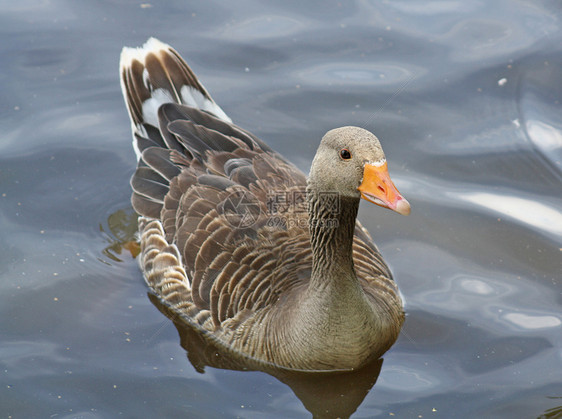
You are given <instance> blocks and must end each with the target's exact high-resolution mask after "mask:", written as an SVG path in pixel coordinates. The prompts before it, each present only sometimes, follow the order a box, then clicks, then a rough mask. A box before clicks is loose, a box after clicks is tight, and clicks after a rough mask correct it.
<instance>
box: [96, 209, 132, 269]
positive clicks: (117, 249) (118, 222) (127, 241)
mask: <svg viewBox="0 0 562 419" xmlns="http://www.w3.org/2000/svg"><path fill="white" fill-rule="evenodd" d="M137 219H138V215H137V213H135V212H134V211H133V210H132V208H129V209H127V210H124V209H120V210H118V211H116V212H114V213H112V214H111V215H110V216H109V217H108V218H107V226H108V228H109V233H108V232H106V231H105V229H104V227H103V225H101V224H100V231H101V233H102V234H103V236H104V238H105V240H106V241H107V242H108V243H109V244H108V245H107V246H106V247H105V248H104V249H103V250H102V253H103V255H104V256H106V257H108V258H109V259H111V260H113V261H115V262H122V260H121V259H120V258H119V257H118V256H117V255H121V253H122V252H123V250H127V251H129V252H130V253H131V256H132V257H133V258H135V257H137V255H138V254H139V253H140V246H139V244H138V243H137V242H136V241H135V236H136V234H137V231H138V223H137Z"/></svg>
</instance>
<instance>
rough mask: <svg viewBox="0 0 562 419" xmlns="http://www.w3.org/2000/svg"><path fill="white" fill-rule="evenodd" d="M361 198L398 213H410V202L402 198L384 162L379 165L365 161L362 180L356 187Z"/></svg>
mask: <svg viewBox="0 0 562 419" xmlns="http://www.w3.org/2000/svg"><path fill="white" fill-rule="evenodd" d="M357 189H358V190H359V192H361V198H363V199H365V200H367V201H369V202H372V203H373V204H377V205H380V206H381V207H384V208H388V209H391V210H393V211H396V212H397V213H398V214H402V215H408V214H410V204H409V203H408V201H406V200H405V199H404V197H403V196H402V195H400V192H398V189H396V186H394V183H392V180H390V175H389V174H388V167H387V164H386V162H384V163H383V164H381V165H380V166H379V165H374V164H370V163H365V167H364V169H363V182H361V185H360V186H359V187H358V188H357Z"/></svg>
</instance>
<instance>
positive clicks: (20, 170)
mask: <svg viewBox="0 0 562 419" xmlns="http://www.w3.org/2000/svg"><path fill="white" fill-rule="evenodd" d="M231 3H232V4H231ZM561 19H562V6H561V5H560V3H559V2H557V1H512V0H503V1H494V2H484V1H474V0H472V1H460V0H459V1H416V2H414V1H411V2H408V1H374V0H373V1H357V2H353V3H349V4H348V3H345V2H341V3H338V2H332V1H325V2H320V1H315V2H307V3H306V4H304V5H302V4H301V3H300V2H292V1H277V2H268V3H267V4H264V3H262V2H252V1H240V2H195V1H192V2H185V1H167V2H146V3H142V2H140V1H90V2H75V1H70V0H66V1H65V0H54V1H40V0H35V1H31V0H24V1H19V2H8V1H3V2H1V7H0V33H1V39H2V41H1V42H0V69H1V71H0V92H1V94H0V109H1V113H0V120H1V127H2V131H1V135H0V319H1V320H0V417H3V418H8V417H13V418H29V417H57V418H60V417H81V418H84V417H88V418H89V417H92V418H93V417H104V418H105V417H117V416H120V417H209V418H221V417H244V418H258V417H264V416H266V417H274V418H286V417H296V418H299V417H310V415H311V413H310V411H312V412H313V413H315V414H316V415H317V416H322V415H323V414H325V413H326V412H325V411H324V412H323V411H322V407H323V406H328V405H329V402H330V401H332V402H333V400H334V399H336V400H337V398H338V397H340V393H338V391H339V390H338V391H336V392H335V393H334V392H332V393H330V394H331V395H330V396H326V395H325V394H324V395H322V394H320V393H319V394H316V393H314V392H313V393H314V394H313V395H312V396H310V397H311V398H310V397H309V398H308V399H307V398H306V397H305V396H303V395H302V394H301V388H302V387H303V386H305V384H306V383H304V382H305V381H306V378H302V379H299V378H296V379H293V381H292V382H290V380H286V379H285V380H284V379H283V378H282V377H281V378H280V377H278V378H275V377H273V376H272V375H269V374H266V373H264V372H257V371H254V372H241V371H230V370H226V369H217V368H211V367H207V368H206V369H205V372H204V373H203V374H202V373H200V372H198V371H196V369H195V368H194V367H193V366H192V364H191V363H190V362H189V361H188V359H187V357H186V351H185V349H184V348H183V347H182V346H181V345H180V340H179V338H178V332H177V331H176V328H175V327H174V325H173V323H172V322H171V321H170V320H168V319H167V318H166V317H165V316H163V315H162V314H161V313H160V312H159V311H158V309H157V308H156V307H155V306H154V305H153V304H152V303H151V301H150V300H149V299H148V297H147V288H146V286H145V285H144V282H143V279H142V274H141V272H140V271H139V269H138V266H137V262H136V260H135V259H134V258H133V256H132V253H131V251H130V249H132V248H131V246H129V245H128V243H127V242H128V241H129V240H131V238H132V237H133V233H134V230H135V224H134V214H133V211H132V209H131V206H130V204H129V197H130V187H129V183H128V182H129V177H130V175H131V174H132V172H133V170H134V168H135V163H136V162H135V156H134V153H133V150H132V147H131V141H130V126H129V120H128V116H127V114H126V111H125V106H124V104H123V101H122V98H121V92H120V88H119V82H118V71H117V66H118V58H119V52H120V50H121V47H122V46H123V45H129V46H137V45H141V44H142V43H143V42H144V41H145V40H146V39H147V38H148V37H149V36H157V37H158V38H160V39H161V40H162V41H164V42H167V43H170V44H171V45H173V46H174V47H175V48H176V49H177V50H178V51H179V52H180V53H181V54H182V56H184V57H185V58H186V60H187V61H188V62H189V63H190V64H191V66H192V67H193V69H194V71H195V72H196V73H197V74H198V75H199V77H200V79H201V80H202V82H203V83H204V84H205V86H206V87H207V89H208V90H209V91H210V92H211V93H212V95H213V97H214V98H215V100H216V101H217V102H218V103H219V104H220V105H221V107H222V108H223V109H224V110H225V111H226V112H227V113H228V114H229V116H230V117H231V118H232V119H233V120H234V121H235V122H236V123H237V124H238V125H240V126H242V127H244V128H246V129H248V130H250V131H252V132H253V133H254V134H256V135H257V136H259V137H260V138H262V139H263V140H265V141H266V142H267V143H268V144H270V145H271V146H272V147H273V148H275V149H276V150H278V151H280V152H281V153H282V154H284V155H285V156H286V157H288V158H289V159H290V160H292V161H293V162H295V163H296V164H297V165H298V166H299V167H300V168H302V170H304V171H307V170H308V167H309V164H310V161H311V159H312V157H313V154H314V152H315V149H316V146H317V144H318V142H319V140H320V137H321V136H322V135H323V134H324V133H325V132H326V131H327V130H328V129H331V128H334V127H337V126H342V125H359V126H363V127H365V128H368V129H370V130H372V131H373V132H375V133H376V134H377V136H379V138H381V141H382V143H383V145H384V148H385V151H386V154H387V157H388V160H389V168H390V173H391V175H392V177H393V179H394V181H395V183H396V185H397V186H398V188H399V189H400V191H401V192H402V193H403V194H404V196H406V197H407V199H408V200H409V201H410V203H411V204H412V215H411V216H410V217H402V216H399V215H396V214H393V213H391V212H390V211H384V210H382V209H380V208H378V207H375V206H369V205H365V203H363V204H362V206H361V210H360V218H361V220H362V221H363V224H364V225H365V226H366V227H367V228H368V229H369V230H370V232H371V234H372V235H373V237H374V239H375V241H376V242H377V243H378V245H379V247H380V248H381V250H382V252H383V254H384V256H385V259H386V260H387V261H388V263H389V264H390V266H391V267H392V269H393V272H394V275H395V278H396V281H397V283H398V284H399V286H400V289H401V292H402V294H403V296H404V299H405V302H406V311H407V320H406V324H405V326H404V329H403V332H402V334H401V336H400V338H399V340H398V342H397V343H396V344H395V345H394V347H393V348H392V349H391V350H390V351H389V352H388V353H387V354H385V356H384V361H383V364H382V366H380V365H379V366H378V367H380V375H379V376H378V380H377V382H376V384H374V386H373V385H372V383H373V381H374V380H375V379H376V371H375V372H372V373H370V372H369V374H371V375H370V376H369V377H370V378H369V377H367V379H363V378H359V377H351V378H349V379H346V380H347V381H345V383H346V384H345V387H346V389H345V391H347V392H348V393H353V392H355V393H354V394H359V396H357V397H355V399H353V397H351V396H349V397H348V396H345V397H344V396H341V400H342V402H341V403H342V406H343V407H342V408H343V411H344V412H347V414H350V413H351V412H353V411H354V410H356V412H355V413H354V414H353V417H355V418H372V417H381V418H386V417H399V418H421V417H423V418H452V417H455V418H476V417H494V418H496V417H498V418H536V417H552V418H553V417H560V416H559V415H561V414H562V349H561V348H562V314H561V303H562V294H561V290H562V286H561V284H560V281H561V271H562V269H561V268H562V263H561V261H562V243H561V242H562V240H561V239H562V215H561V212H560V211H561V207H562V205H561V197H562V167H561V166H562V121H561V118H560V116H561V115H562V113H561V110H562V106H561V103H560V101H561V100H562V32H561ZM129 244H130V243H129ZM378 367H377V366H375V367H374V369H375V370H376V368H378ZM367 375H368V374H367ZM369 380H370V381H369ZM336 381H337V380H336ZM365 383H367V384H365ZM354 386H356V387H354ZM361 386H363V387H361ZM342 391H344V390H342ZM348 393H346V394H348ZM342 394H343V393H342ZM328 399H331V400H328ZM351 399H353V401H352V400H351ZM311 400H312V401H311ZM347 404H349V405H347ZM305 406H306V407H305ZM346 409H347V410H346ZM309 410H310V411H309ZM324 410H326V409H324ZM344 414H345V413H344ZM328 415H329V413H328ZM541 415H544V416H541ZM557 415H558V416H557Z"/></svg>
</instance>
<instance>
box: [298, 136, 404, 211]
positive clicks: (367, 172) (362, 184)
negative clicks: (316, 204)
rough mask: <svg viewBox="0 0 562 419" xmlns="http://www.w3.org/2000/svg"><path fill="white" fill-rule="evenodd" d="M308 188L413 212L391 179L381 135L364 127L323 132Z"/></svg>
mask: <svg viewBox="0 0 562 419" xmlns="http://www.w3.org/2000/svg"><path fill="white" fill-rule="evenodd" d="M308 187H309V190H311V191H313V192H316V193H318V192H325V191H330V192H337V193H338V194H339V195H340V196H343V197H349V198H357V199H359V198H363V199H365V200H367V201H369V202H372V203H374V204H376V205H379V206H381V207H384V208H388V209H391V210H393V211H396V212H397V213H399V214H402V215H408V214H410V204H409V203H408V201H406V199H405V198H404V197H403V196H402V195H401V194H400V193H399V192H398V189H396V186H394V183H393V182H392V180H391V179H390V175H389V174H388V166H387V163H386V158H385V155H384V152H383V150H382V147H381V144H380V142H379V140H378V138H377V137H375V135H373V134H372V133H370V132H369V131H367V130H365V129H363V128H359V127H342V128H336V129H333V130H331V131H328V132H327V133H326V135H324V137H323V138H322V141H321V142H320V146H319V147H318V151H317V152H316V156H315V157H314V160H313V161H312V166H311V168H310V175H309V179H308Z"/></svg>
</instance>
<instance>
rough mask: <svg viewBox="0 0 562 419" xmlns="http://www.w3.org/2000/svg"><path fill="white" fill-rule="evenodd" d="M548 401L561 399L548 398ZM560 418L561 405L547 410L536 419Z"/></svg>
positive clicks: (561, 412)
mask: <svg viewBox="0 0 562 419" xmlns="http://www.w3.org/2000/svg"><path fill="white" fill-rule="evenodd" d="M549 399H562V397H549ZM560 418H562V405H561V406H558V407H553V408H552V409H547V410H545V411H544V413H543V414H542V415H540V416H539V417H538V418H537V419H560Z"/></svg>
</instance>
